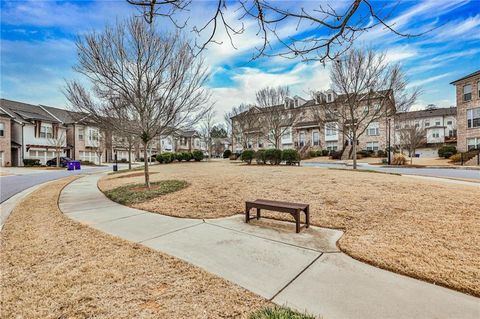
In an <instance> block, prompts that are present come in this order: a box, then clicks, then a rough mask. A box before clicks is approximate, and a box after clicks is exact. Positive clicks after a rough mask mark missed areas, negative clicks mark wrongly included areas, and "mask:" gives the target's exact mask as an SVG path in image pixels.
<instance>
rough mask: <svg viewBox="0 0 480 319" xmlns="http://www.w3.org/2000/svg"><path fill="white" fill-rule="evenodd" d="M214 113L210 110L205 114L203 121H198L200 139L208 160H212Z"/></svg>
mask: <svg viewBox="0 0 480 319" xmlns="http://www.w3.org/2000/svg"><path fill="white" fill-rule="evenodd" d="M215 116H216V112H215V111H214V110H213V109H210V110H209V111H208V112H206V113H205V115H204V117H203V119H202V120H201V121H200V137H201V139H202V141H203V143H204V144H205V146H206V147H207V150H208V158H212V148H213V136H212V130H213V128H214V126H215Z"/></svg>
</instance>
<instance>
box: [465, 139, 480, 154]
mask: <svg viewBox="0 0 480 319" xmlns="http://www.w3.org/2000/svg"><path fill="white" fill-rule="evenodd" d="M474 149H480V137H472V138H467V150H469V151H470V150H474Z"/></svg>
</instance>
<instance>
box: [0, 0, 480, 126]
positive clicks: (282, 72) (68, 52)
mask: <svg viewBox="0 0 480 319" xmlns="http://www.w3.org/2000/svg"><path fill="white" fill-rule="evenodd" d="M329 3H333V4H334V5H337V6H338V7H339V8H340V9H341V8H342V6H344V5H346V4H347V3H348V2H345V1H344V2H342V1H329ZM376 4H377V5H385V4H386V5H387V6H390V5H393V4H394V3H393V2H391V3H390V2H377V3H376ZM212 5H213V3H212V2H209V1H195V2H194V6H193V7H192V8H191V13H192V18H191V19H190V20H189V23H190V24H195V23H199V22H201V21H203V20H202V19H204V18H205V17H207V16H208V12H209V11H210V10H211V9H212ZM284 5H287V6H294V5H295V6H296V7H298V8H299V7H302V6H305V7H312V6H316V5H318V2H315V1H304V2H302V3H301V2H300V1H296V2H288V1H285V2H284ZM134 14H138V11H137V10H136V9H135V8H133V7H131V6H129V5H127V4H126V2H125V1H122V0H118V1H69V2H67V1H1V48H0V52H1V88H0V95H1V97H2V98H9V99H14V100H19V101H24V102H29V103H33V104H46V105H52V106H58V107H65V106H66V103H67V102H66V99H65V98H64V96H63V95H62V93H61V88H62V87H63V85H64V81H65V79H72V78H75V77H76V76H77V75H76V74H75V73H74V72H73V71H72V66H73V65H74V64H75V62H76V58H75V45H74V39H75V36H76V35H81V34H84V33H86V32H89V31H92V30H101V29H102V28H103V26H104V25H105V23H113V22H114V21H115V19H118V18H120V19H121V18H124V17H128V16H130V15H134ZM235 14H236V13H235V12H234V11H233V10H232V11H231V12H230V14H229V18H231V19H232V21H236V20H235ZM392 19H393V20H391V22H392V23H394V25H395V26H396V28H397V29H398V30H400V31H402V32H406V33H420V32H422V31H424V30H428V29H431V28H435V29H434V30H433V31H431V32H429V33H427V34H425V35H423V36H420V37H415V38H409V39H406V38H402V37H398V36H395V35H393V34H391V33H389V32H387V31H385V30H384V29H382V28H375V29H373V30H372V31H370V32H368V33H365V34H363V35H362V36H361V37H360V38H359V39H358V40H357V42H356V45H357V46H359V47H371V48H375V49H378V50H381V51H384V52H386V54H387V58H388V59H389V60H391V61H394V62H400V63H401V64H402V65H403V66H404V69H405V71H406V73H407V75H408V76H409V79H410V81H411V85H412V86H420V87H421V88H422V90H423V92H424V93H423V95H422V96H421V97H420V99H419V100H418V102H417V105H415V108H416V109H419V108H422V107H425V106H426V105H427V104H431V103H433V104H436V105H438V106H440V107H447V106H450V105H454V104H455V95H454V93H455V92H454V87H453V86H451V85H450V84H449V83H450V82H451V81H452V80H455V79H456V78H459V77H461V76H463V75H465V74H468V73H471V72H473V71H475V70H478V69H480V0H475V1H446V0H445V1H444V0H432V1H402V2H401V3H400V5H399V6H398V7H397V8H396V11H395V14H394V16H393V17H392ZM159 27H161V28H165V29H169V28H170V25H169V24H167V23H166V22H165V21H161V22H159ZM284 28H285V29H284V32H286V33H289V32H290V33H294V34H295V35H296V36H297V37H305V36H311V35H312V33H315V31H311V30H309V31H307V32H303V33H299V32H298V30H296V26H295V25H294V24H288V23H287V24H285V25H284ZM255 32H256V29H255V28H253V27H252V26H251V25H249V24H248V23H247V24H246V31H245V33H244V34H242V35H240V36H237V37H236V38H235V39H234V41H235V45H236V47H237V48H238V49H234V48H232V47H231V45H230V44H228V43H227V42H228V41H225V39H222V36H223V37H224V34H221V33H220V34H219V35H218V37H219V38H218V40H220V41H222V40H223V41H224V44H222V45H215V44H212V45H210V46H209V47H208V50H206V51H205V53H204V55H205V58H206V60H207V62H208V65H209V67H210V71H211V79H210V82H209V87H210V88H211V89H212V96H213V98H214V99H215V100H217V104H216V107H217V110H218V114H219V118H221V116H222V115H223V112H224V111H226V110H228V109H230V108H231V107H232V106H234V105H238V104H239V103H242V102H254V96H255V90H256V89H259V88H261V87H263V86H266V85H290V87H291V91H292V95H293V94H298V95H301V96H308V92H309V91H311V90H318V89H327V88H328V87H329V80H328V67H329V66H328V64H327V65H326V66H323V65H321V64H320V63H316V62H311V63H303V62H301V61H298V60H286V59H282V58H279V57H275V58H261V59H258V60H256V61H253V62H250V58H251V56H252V54H253V53H254V49H255V46H256V45H258V43H259V42H258V41H259V39H258V38H257V37H255Z"/></svg>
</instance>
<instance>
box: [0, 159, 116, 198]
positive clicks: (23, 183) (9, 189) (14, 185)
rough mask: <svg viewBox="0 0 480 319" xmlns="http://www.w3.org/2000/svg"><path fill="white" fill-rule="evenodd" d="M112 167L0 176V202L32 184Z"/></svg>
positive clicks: (108, 169)
mask: <svg viewBox="0 0 480 319" xmlns="http://www.w3.org/2000/svg"><path fill="white" fill-rule="evenodd" d="M111 169H112V168H111V167H92V168H82V169H81V170H77V171H67V170H62V171H46V172H41V173H39V172H35V173H31V174H23V175H10V176H2V177H0V203H3V202H4V201H6V200H7V199H9V198H10V197H12V196H13V195H15V194H17V193H20V192H21V191H24V190H25V189H27V188H30V187H32V186H35V185H38V184H41V183H45V182H49V181H52V180H55V179H59V178H63V177H67V176H71V175H77V174H85V173H98V172H103V171H110V170H111Z"/></svg>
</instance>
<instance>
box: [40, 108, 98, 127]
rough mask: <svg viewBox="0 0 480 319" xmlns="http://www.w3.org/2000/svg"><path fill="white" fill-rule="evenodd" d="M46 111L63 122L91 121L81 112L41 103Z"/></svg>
mask: <svg viewBox="0 0 480 319" xmlns="http://www.w3.org/2000/svg"><path fill="white" fill-rule="evenodd" d="M41 107H42V108H44V109H45V110H46V111H47V112H50V113H51V114H52V115H53V116H55V117H56V118H58V119H59V120H60V121H62V122H63V123H65V124H72V123H78V122H82V123H93V122H92V121H91V120H89V119H88V114H86V113H81V112H73V111H69V110H65V109H60V108H56V107H52V106H46V105H41Z"/></svg>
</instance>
